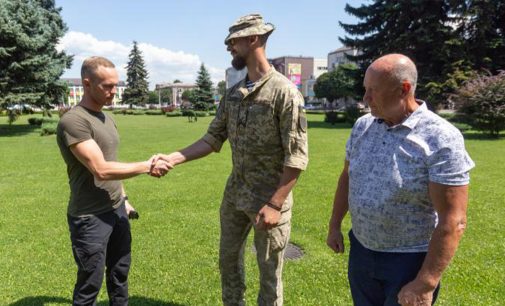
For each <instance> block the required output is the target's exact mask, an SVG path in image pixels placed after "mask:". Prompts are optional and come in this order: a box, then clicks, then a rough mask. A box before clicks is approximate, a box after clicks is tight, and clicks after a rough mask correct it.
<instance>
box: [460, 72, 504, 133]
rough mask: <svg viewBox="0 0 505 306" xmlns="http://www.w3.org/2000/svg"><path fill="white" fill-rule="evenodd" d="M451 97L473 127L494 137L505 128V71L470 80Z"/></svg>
mask: <svg viewBox="0 0 505 306" xmlns="http://www.w3.org/2000/svg"><path fill="white" fill-rule="evenodd" d="M451 99H452V100H453V101H454V103H455V106H456V108H457V110H458V114H461V115H464V117H466V120H467V122H468V124H469V125H471V126H472V127H473V128H475V129H477V130H480V131H483V132H488V133H489V134H491V136H494V137H498V136H499V134H500V131H502V130H505V71H502V72H500V73H499V74H497V75H484V76H482V75H481V76H477V77H476V78H473V79H470V80H468V81H467V82H465V83H464V85H463V86H462V87H460V88H459V89H458V90H457V92H456V94H454V95H453V96H452V97H451Z"/></svg>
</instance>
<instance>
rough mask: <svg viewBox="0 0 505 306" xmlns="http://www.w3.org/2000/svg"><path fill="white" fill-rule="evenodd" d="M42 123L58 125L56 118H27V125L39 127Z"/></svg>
mask: <svg viewBox="0 0 505 306" xmlns="http://www.w3.org/2000/svg"><path fill="white" fill-rule="evenodd" d="M44 123H58V119H57V118H49V117H42V118H38V117H30V118H28V124H30V125H36V126H41V125H42V124H44Z"/></svg>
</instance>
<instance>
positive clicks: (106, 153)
mask: <svg viewBox="0 0 505 306" xmlns="http://www.w3.org/2000/svg"><path fill="white" fill-rule="evenodd" d="M81 78H82V85H83V88H84V95H83V97H82V100H81V102H80V103H79V104H78V105H77V106H76V107H74V108H73V109H71V110H70V111H68V112H67V113H66V114H65V115H64V116H62V118H61V120H60V122H59V124H58V128H57V141H58V146H59V148H60V151H61V155H62V157H63V159H64V160H65V163H66V164H67V173H68V178H69V185H70V201H69V204H68V210H67V215H68V225H69V230H70V239H71V241H72V251H73V254H74V259H75V262H76V264H77V267H78V271H77V281H76V284H75V287H74V294H73V305H94V303H95V302H96V297H97V295H98V292H99V291H100V288H101V286H102V281H103V276H104V270H105V267H106V268H107V270H106V284H107V292H108V294H109V299H110V305H128V271H129V268H130V261H131V259H130V258H131V257H130V253H131V251H130V250H131V233H130V224H129V221H128V214H129V212H130V211H132V210H133V208H132V207H131V205H130V204H129V203H128V197H127V196H126V193H125V191H124V188H123V185H122V183H121V181H120V180H122V179H127V178H130V177H133V176H137V175H139V174H142V173H149V174H150V175H152V176H155V177H160V176H162V175H165V174H166V173H167V172H168V170H169V169H171V168H172V166H171V164H170V163H168V162H164V161H156V156H153V157H152V158H151V159H149V160H147V161H143V162H137V163H120V162H116V157H117V156H116V155H117V147H118V144H119V135H118V132H117V129H116V125H115V123H114V121H113V120H112V118H111V117H110V116H108V115H106V114H105V113H103V112H102V107H103V106H104V105H107V104H110V103H111V102H112V100H113V99H114V96H115V94H116V85H117V83H118V74H117V71H116V69H115V67H114V64H113V63H112V62H110V61H109V60H107V59H105V58H102V57H90V58H88V59H86V60H85V61H84V62H83V65H82V68H81ZM155 161H156V162H155Z"/></svg>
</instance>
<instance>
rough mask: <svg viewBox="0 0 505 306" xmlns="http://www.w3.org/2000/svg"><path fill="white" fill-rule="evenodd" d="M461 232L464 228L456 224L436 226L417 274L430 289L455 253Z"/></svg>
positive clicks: (438, 279) (438, 280) (436, 282)
mask: <svg viewBox="0 0 505 306" xmlns="http://www.w3.org/2000/svg"><path fill="white" fill-rule="evenodd" d="M463 231H464V227H461V226H459V225H458V224H457V223H456V222H451V223H448V224H447V223H444V224H442V223H439V224H438V226H437V227H436V228H435V231H434V232H433V235H432V237H431V241H430V244H429V248H428V253H427V254H426V258H425V259H424V263H423V266H422V267H421V270H419V273H418V274H417V277H416V278H417V279H418V280H419V281H421V282H422V283H424V284H425V285H426V286H428V287H430V288H432V289H434V288H435V287H436V286H437V285H438V283H439V282H440V278H441V277H442V273H443V272H444V270H445V269H446V268H447V266H448V265H449V263H450V262H451V260H452V258H453V256H454V254H455V253H456V249H457V248H458V244H459V241H460V239H461V237H462V235H463Z"/></svg>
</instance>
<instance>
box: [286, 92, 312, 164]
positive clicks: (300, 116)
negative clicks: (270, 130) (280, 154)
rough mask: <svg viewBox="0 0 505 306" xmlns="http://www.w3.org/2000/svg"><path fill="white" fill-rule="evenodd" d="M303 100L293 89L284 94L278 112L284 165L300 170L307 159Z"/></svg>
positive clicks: (306, 162) (305, 119) (305, 120)
mask: <svg viewBox="0 0 505 306" xmlns="http://www.w3.org/2000/svg"><path fill="white" fill-rule="evenodd" d="M303 102H304V101H303V97H302V95H301V94H300V92H299V91H298V90H296V91H295V90H294V89H293V90H291V91H290V92H289V94H287V95H286V98H285V99H284V101H283V107H282V109H281V111H280V114H279V127H280V134H281V139H282V146H283V149H284V166H286V167H291V168H296V169H300V170H305V169H306V168H307V164H308V161H309V158H308V143H307V117H306V115H305V110H304V109H303Z"/></svg>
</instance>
